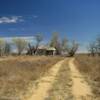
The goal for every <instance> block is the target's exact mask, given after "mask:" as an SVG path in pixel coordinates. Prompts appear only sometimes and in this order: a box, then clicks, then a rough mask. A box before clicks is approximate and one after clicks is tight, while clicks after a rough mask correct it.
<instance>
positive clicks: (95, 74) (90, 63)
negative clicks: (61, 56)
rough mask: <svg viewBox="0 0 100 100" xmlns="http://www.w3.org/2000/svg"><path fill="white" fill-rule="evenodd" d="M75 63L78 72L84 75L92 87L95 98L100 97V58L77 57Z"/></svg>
mask: <svg viewBox="0 0 100 100" xmlns="http://www.w3.org/2000/svg"><path fill="white" fill-rule="evenodd" d="M75 63H76V64H77V68H78V70H79V71H80V72H81V73H82V74H84V76H85V79H86V80H87V81H88V83H89V84H90V85H91V88H92V90H93V93H94V94H95V97H96V98H98V97H100V57H99V56H94V57H92V56H88V55H77V56H76V61H75ZM97 100H100V98H99V99H97Z"/></svg>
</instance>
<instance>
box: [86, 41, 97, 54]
mask: <svg viewBox="0 0 100 100" xmlns="http://www.w3.org/2000/svg"><path fill="white" fill-rule="evenodd" d="M88 51H89V52H90V55H92V56H95V54H96V51H97V49H96V44H95V42H92V43H90V44H89V47H88Z"/></svg>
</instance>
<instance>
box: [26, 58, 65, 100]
mask: <svg viewBox="0 0 100 100" xmlns="http://www.w3.org/2000/svg"><path fill="white" fill-rule="evenodd" d="M63 62H64V60H62V61H60V62H58V63H57V64H56V65H54V66H53V67H52V68H51V69H50V71H49V73H48V75H46V76H44V77H42V78H41V79H40V81H39V84H38V88H37V89H36V90H35V92H34V94H33V95H32V96H31V97H30V98H29V99H28V100H45V98H46V97H47V96H48V91H49V90H50V89H51V88H52V84H53V83H54V81H55V78H56V75H57V73H58V71H59V69H60V67H61V65H62V63H63Z"/></svg>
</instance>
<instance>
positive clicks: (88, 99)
mask: <svg viewBox="0 0 100 100" xmlns="http://www.w3.org/2000/svg"><path fill="white" fill-rule="evenodd" d="M69 67H70V70H71V75H72V81H73V86H72V94H73V96H74V98H75V99H74V100H94V99H93V94H92V92H91V91H92V90H91V88H90V86H89V85H88V84H87V82H86V81H85V79H84V77H83V76H82V74H81V73H80V72H79V71H78V70H77V68H76V66H75V65H74V59H71V60H70V62H69Z"/></svg>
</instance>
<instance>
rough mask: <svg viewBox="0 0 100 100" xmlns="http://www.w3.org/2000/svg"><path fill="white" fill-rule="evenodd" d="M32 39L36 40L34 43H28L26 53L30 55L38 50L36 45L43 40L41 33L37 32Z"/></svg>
mask: <svg viewBox="0 0 100 100" xmlns="http://www.w3.org/2000/svg"><path fill="white" fill-rule="evenodd" d="M34 40H35V41H36V43H34V44H33V45H32V44H31V43H28V53H27V54H30V55H33V54H36V53H37V51H38V47H39V45H40V43H41V42H42V41H43V36H42V34H41V33H38V34H36V35H35V36H34Z"/></svg>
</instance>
